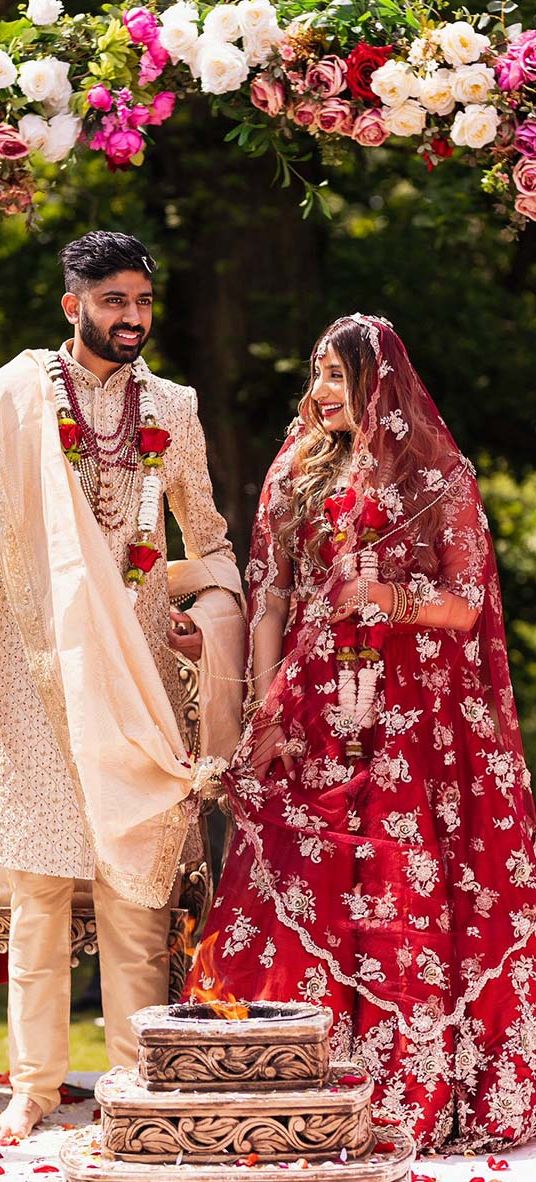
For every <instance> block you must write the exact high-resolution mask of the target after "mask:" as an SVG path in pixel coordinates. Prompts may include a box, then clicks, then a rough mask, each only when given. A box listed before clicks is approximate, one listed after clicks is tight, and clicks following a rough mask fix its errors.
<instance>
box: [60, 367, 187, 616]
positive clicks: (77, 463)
mask: <svg viewBox="0 0 536 1182" xmlns="http://www.w3.org/2000/svg"><path fill="white" fill-rule="evenodd" d="M46 369H47V373H48V375H49V377H50V378H51V380H52V382H53V384H54V395H55V405H56V413H57V416H58V430H59V435H60V442H61V446H62V449H63V452H64V455H65V457H66V459H68V460H69V462H70V464H72V466H73V468H74V471H75V472H76V474H77V476H78V478H79V479H80V483H81V485H82V488H83V490H84V492H85V494H86V496H87V498H88V500H89V502H90V504H91V505H92V508H93V509H94V512H95V515H96V517H97V520H98V521H99V522H100V524H102V525H103V526H104V527H105V528H108V529H110V530H112V529H114V528H115V529H117V528H119V527H120V525H122V524H123V523H124V520H125V514H126V505H127V501H128V500H129V498H130V497H131V496H132V492H133V486H134V483H135V476H136V471H137V470H138V469H139V467H140V465H141V467H142V470H143V474H144V475H143V481H142V486H141V495H140V503H139V508H138V516H137V533H136V538H135V539H134V541H132V542H130V543H129V545H128V547H127V559H128V563H127V569H126V572H125V576H124V578H125V583H126V585H127V588H128V592H129V595H130V598H131V600H132V602H133V603H135V602H136V597H137V592H138V587H140V586H141V585H142V584H143V583H144V582H145V576H146V575H147V574H149V573H150V572H151V571H152V569H153V566H154V565H155V562H157V561H158V559H159V558H161V557H162V555H161V553H160V550H158V549H157V547H156V545H155V543H154V534H155V533H156V528H157V524H158V514H159V511H160V501H161V496H162V482H161V480H160V477H159V476H158V468H160V467H161V466H162V464H163V462H164V452H165V451H166V449H167V448H168V447H169V445H170V443H171V436H170V435H169V432H168V431H165V430H164V429H163V428H162V427H159V426H158V424H157V421H156V420H157V414H156V406H155V403H154V399H153V396H152V394H151V393H150V391H149V389H148V387H147V385H146V382H145V371H144V366H143V363H140V361H139V360H138V361H135V362H134V364H133V365H132V373H131V378H130V380H129V382H128V385H127V389H126V392H125V408H124V410H123V414H122V416H121V420H120V422H119V425H118V427H117V429H116V431H115V432H114V433H113V434H112V435H111V436H106V437H103V436H97V435H96V434H95V432H94V431H93V429H92V428H91V427H90V426H89V424H88V423H86V421H85V420H84V418H83V415H82V412H81V410H80V407H79V405H78V401H77V398H76V393H75V390H74V386H73V383H72V381H71V379H70V375H69V372H68V368H67V366H66V364H65V362H64V361H63V359H62V358H61V356H60V354H59V353H53V352H50V353H49V354H48V357H47V361H46ZM140 421H141V425H140ZM133 428H134V430H133ZM95 468H97V469H98V470H99V473H100V469H102V474H103V479H104V477H105V474H106V473H107V472H109V471H110V470H112V469H118V468H119V469H121V470H122V472H123V473H124V474H125V477H126V478H125V481H124V484H123V503H122V505H121V507H120V510H119V516H117V517H116V518H114V519H113V520H112V519H111V518H109V517H107V515H106V511H105V510H103V509H102V508H101V506H100V505H99V490H100V483H99V485H98V486H97V483H96V481H95Z"/></svg>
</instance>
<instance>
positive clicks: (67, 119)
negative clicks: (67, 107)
mask: <svg viewBox="0 0 536 1182" xmlns="http://www.w3.org/2000/svg"><path fill="white" fill-rule="evenodd" d="M81 127H82V120H81V119H77V118H76V116H75V115H69V114H66V115H54V117H53V119H51V120H50V123H49V125H48V136H47V139H46V143H45V144H44V146H43V149H42V152H43V156H44V157H45V160H49V161H50V162H51V163H52V164H55V163H56V162H57V161H58V160H64V159H65V157H66V156H68V155H69V152H71V151H72V149H73V148H74V145H75V143H76V141H77V139H78V136H79V134H80V129H81Z"/></svg>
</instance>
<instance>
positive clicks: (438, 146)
mask: <svg viewBox="0 0 536 1182" xmlns="http://www.w3.org/2000/svg"><path fill="white" fill-rule="evenodd" d="M430 148H431V150H432V154H433V155H434V156H437V157H440V158H441V159H443V160H448V159H449V156H452V153H453V151H454V148H453V146H452V144H451V143H449V141H448V140H445V139H441V138H440V137H439V136H435V137H434V139H433V140H431V141H430ZM422 158H423V160H424V163H425V164H426V167H427V169H428V172H433V170H434V168H435V167H436V164H437V160H436V161H434V160H432V158H431V156H430V153H429V152H423V154H422Z"/></svg>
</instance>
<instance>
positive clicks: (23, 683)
mask: <svg viewBox="0 0 536 1182" xmlns="http://www.w3.org/2000/svg"><path fill="white" fill-rule="evenodd" d="M61 352H62V356H63V357H64V359H65V360H66V362H67V364H68V366H69V369H70V372H71V375H72V378H73V381H74V383H75V387H76V392H77V396H78V399H79V402H80V406H81V409H82V412H83V414H84V416H85V418H86V419H87V421H88V422H89V423H90V424H91V425H92V427H93V428H94V429H95V431H96V432H98V433H99V434H102V435H110V434H111V433H112V432H113V431H114V430H115V429H116V428H117V426H118V423H119V420H120V417H121V412H122V409H123V400H124V393H125V388H126V385H127V382H128V379H129V376H130V369H131V367H130V366H129V365H125V366H123V367H122V368H121V369H119V370H117V371H116V372H115V373H114V374H113V375H112V376H111V377H110V378H109V379H108V381H107V382H106V383H105V384H104V385H102V384H101V383H100V382H99V381H98V379H97V378H96V377H95V375H94V374H92V373H91V372H89V371H88V370H86V369H84V368H83V367H82V366H81V365H79V364H78V363H77V362H75V361H74V360H73V358H72V357H71V354H70V352H69V349H68V348H67V346H66V345H63V346H62V350H61ZM150 382H151V393H152V395H153V397H154V400H155V404H156V409H157V416H158V423H159V425H160V426H161V427H163V428H165V429H166V430H167V431H169V433H170V435H171V438H172V443H171V445H170V447H169V449H168V450H167V452H166V454H165V462H164V466H163V468H162V469H160V474H161V478H162V483H163V486H164V490H165V494H166V496H167V498H168V501H169V504H170V506H171V509H172V511H173V513H174V515H175V517H176V519H177V522H178V524H179V527H180V529H181V532H182V535H183V539H184V545H185V551H186V555H187V557H188V558H197V559H201V560H202V559H203V558H204V557H207V556H209V555H211V556H213V555H225V556H227V557H230V556H232V548H231V544H230V542H229V541H228V540H227V539H226V525H225V521H224V519H223V518H222V517H221V516H220V514H219V513H218V512H217V510H216V508H215V505H214V502H213V498H212V487H211V482H210V477H209V474H208V469H207V461H206V451H205V441H204V436H203V431H202V428H201V425H200V422H199V419H198V416H197V399H196V394H195V391H194V390H192V389H191V388H189V387H183V386H177V385H175V384H174V383H173V382H170V381H167V380H165V379H161V378H158V377H156V376H155V375H151V378H150ZM142 479H143V477H142V473H141V471H138V472H137V473H136V477H135V483H134V488H133V493H132V496H131V498H130V499H129V502H128V504H127V505H126V507H125V509H126V511H125V513H124V522H123V524H122V525H121V527H120V528H118V529H116V530H113V531H108V532H107V531H106V529H103V532H104V534H105V537H106V540H107V542H108V545H109V547H110V550H111V553H112V555H113V558H114V560H115V562H116V564H117V566H118V568H119V569H120V571H121V572H122V573H123V572H124V570H125V564H126V556H127V546H128V543H129V542H131V541H132V540H133V539H134V538H135V535H136V532H137V524H136V521H137V512H138V507H139V501H140V492H141V482H142ZM114 480H115V481H116V482H117V481H118V480H120V476H118V474H117V470H116V471H115V473H114V475H113V480H112V487H111V492H112V495H113V493H114V491H116V492H117V495H118V496H119V490H118V489H114V483H113V481H114ZM155 543H156V545H157V547H158V549H159V550H160V551H161V553H162V556H163V557H162V559H159V560H158V562H157V563H156V565H155V566H154V568H153V570H152V571H151V572H150V574H148V575H147V576H146V580H145V584H144V585H143V586H142V587H141V588H140V591H139V595H138V600H137V603H136V609H135V610H136V614H137V616H138V619H139V622H140V624H141V626H142V628H143V631H144V633H145V636H146V638H147V641H148V644H149V647H150V649H151V652H152V655H153V657H154V660H155V663H156V666H157V669H158V672H159V674H160V677H161V679H162V682H163V684H164V687H165V689H166V692H167V694H168V697H169V699H170V702H171V704H172V707H173V709H174V712H175V714H176V716H177V719H178V721H179V724H181V721H182V719H181V698H180V687H179V679H178V676H177V664H176V660H175V657H174V656H173V654H172V652H171V651H170V650H169V649H168V648H167V645H166V631H167V628H168V623H169V595H168V584H167V574H166V561H165V558H166V540H165V530H164V506H163V500H162V503H161V505H160V512H159V520H158V527H157V531H156V536H155ZM211 583H213V580H212V579H211V578H210V574H209V573H207V586H209V585H211ZM222 594H224V593H223V592H222ZM0 645H1V651H2V661H1V662H0V815H1V816H2V826H1V828H0V865H2V866H5V867H8V868H10V869H16V870H27V871H32V872H34V873H38V874H46V875H56V876H65V877H80V878H92V877H93V876H94V873H95V863H94V855H93V849H92V847H91V843H90V841H89V840H88V838H87V835H86V834H85V831H84V826H83V824H82V819H81V816H80V812H79V809H78V806H77V802H76V795H75V790H74V785H73V783H72V780H71V777H70V775H69V772H68V769H67V767H66V765H65V762H64V760H63V757H62V755H61V753H60V750H59V747H58V745H57V743H56V741H55V738H54V734H53V732H52V728H51V726H50V723H49V721H48V718H47V715H46V713H45V709H44V707H43V704H42V701H41V699H40V697H39V695H38V692H37V690H36V688H35V685H34V682H33V679H32V674H31V671H30V668H29V666H28V664H27V662H26V659H25V656H24V652H23V649H22V646H21V643H20V637H19V632H18V628H17V624H16V622H15V619H14V617H13V614H12V612H11V610H10V607H9V604H8V602H7V598H6V595H5V591H4V589H3V587H2V585H1V583H0ZM197 852H199V853H201V847H200V842H199V837H198V834H197V830H193V831H192V832H191V834H190V838H189V839H188V843H187V848H186V849H185V851H184V858H185V860H190V859H191V858H193V857H195V856H196V854H197Z"/></svg>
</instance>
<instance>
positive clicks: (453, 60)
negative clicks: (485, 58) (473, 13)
mask: <svg viewBox="0 0 536 1182" xmlns="http://www.w3.org/2000/svg"><path fill="white" fill-rule="evenodd" d="M437 39H438V41H439V44H440V46H441V49H442V51H443V57H444V58H445V60H446V61H447V62H448V63H449V65H451V66H465V65H467V63H468V62H476V61H477V60H478V58H479V57H480V54H481V53H483V52H484V50H485V49H487V48H488V46H489V37H485V36H484V34H483V33H475V30H474V29H473V26H472V25H470V24H469V22H468V21H454V22H453V23H452V24H451V25H445V27H444V28H443V29H438V31H437Z"/></svg>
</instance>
